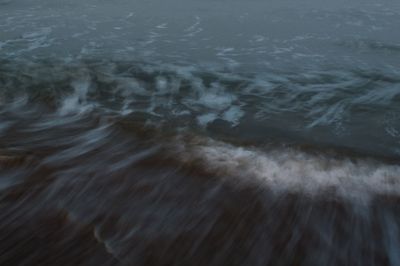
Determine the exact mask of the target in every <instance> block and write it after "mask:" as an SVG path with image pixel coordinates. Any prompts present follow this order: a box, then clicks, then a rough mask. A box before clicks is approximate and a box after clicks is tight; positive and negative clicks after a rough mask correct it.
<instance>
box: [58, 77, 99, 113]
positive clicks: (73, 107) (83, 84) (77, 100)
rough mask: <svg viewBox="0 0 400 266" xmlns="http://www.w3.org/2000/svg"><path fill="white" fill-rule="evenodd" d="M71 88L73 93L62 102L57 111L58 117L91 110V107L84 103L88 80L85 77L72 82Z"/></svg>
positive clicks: (88, 84)
mask: <svg viewBox="0 0 400 266" xmlns="http://www.w3.org/2000/svg"><path fill="white" fill-rule="evenodd" d="M71 86H72V87H73V88H74V92H73V93H72V94H71V95H70V96H68V97H66V98H65V99H64V100H63V102H62V104H61V107H60V108H59V110H58V112H59V114H60V115H69V114H76V113H83V112H86V111H87V110H89V109H91V106H90V105H89V104H87V101H86V96H87V93H88V90H89V87H90V79H89V78H88V77H85V78H83V79H79V80H74V81H73V82H72V83H71Z"/></svg>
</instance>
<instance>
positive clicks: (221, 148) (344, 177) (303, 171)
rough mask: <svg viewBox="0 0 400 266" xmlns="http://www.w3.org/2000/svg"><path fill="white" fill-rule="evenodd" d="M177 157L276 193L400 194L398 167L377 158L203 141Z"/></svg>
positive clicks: (360, 196)
mask: <svg viewBox="0 0 400 266" xmlns="http://www.w3.org/2000/svg"><path fill="white" fill-rule="evenodd" d="M179 154H180V155H181V159H182V160H183V161H184V162H188V161H190V162H195V163H199V164H200V165H201V166H202V167H204V169H205V170H208V171H210V172H211V173H216V174H218V175H220V176H228V177H230V178H232V177H233V178H234V180H236V181H237V182H239V183H247V182H249V183H256V184H258V185H262V186H265V187H268V188H269V189H272V190H273V191H275V192H290V191H292V192H300V193H305V194H309V195H323V194H324V193H326V192H331V193H334V194H335V195H337V196H340V197H344V198H358V199H369V198H370V196H372V195H377V194H381V195H382V194H389V195H393V194H395V195H400V165H396V164H387V163H384V162H379V161H376V160H373V159H360V158H357V159H354V158H353V159H350V158H346V157H342V158H336V157H332V156H329V155H327V154H310V153H306V152H303V151H299V150H295V149H272V150H268V151H262V150H259V149H255V148H242V147H236V146H232V145H229V144H226V143H222V142H218V141H212V140H205V139H196V140H194V141H190V142H189V143H188V142H187V141H186V142H184V143H182V145H181V146H180V148H179Z"/></svg>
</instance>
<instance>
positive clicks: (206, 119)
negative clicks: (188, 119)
mask: <svg viewBox="0 0 400 266" xmlns="http://www.w3.org/2000/svg"><path fill="white" fill-rule="evenodd" d="M217 118H218V117H217V115H216V114H214V113H209V114H204V115H199V116H198V117H197V122H198V123H199V125H200V126H207V125H208V124H209V123H211V122H213V121H214V120H215V119H217Z"/></svg>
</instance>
